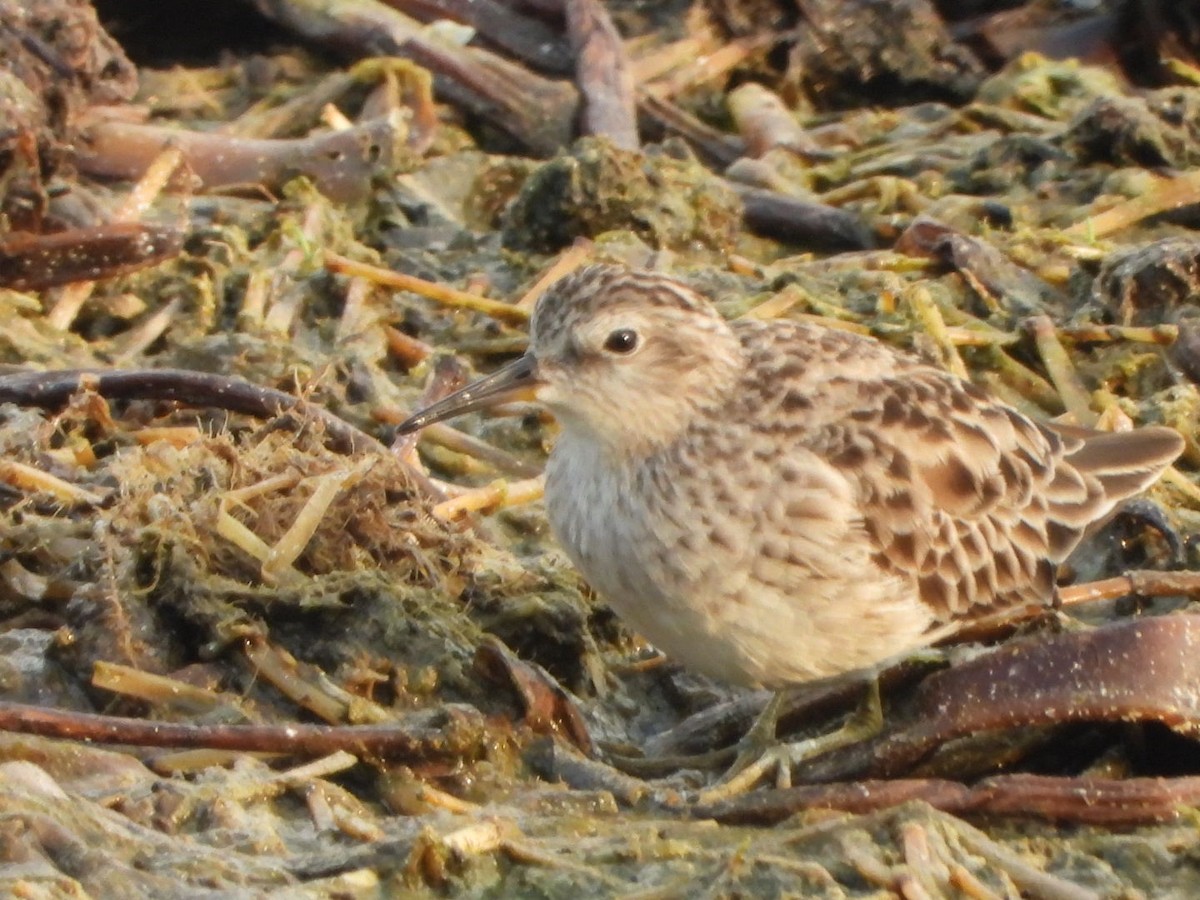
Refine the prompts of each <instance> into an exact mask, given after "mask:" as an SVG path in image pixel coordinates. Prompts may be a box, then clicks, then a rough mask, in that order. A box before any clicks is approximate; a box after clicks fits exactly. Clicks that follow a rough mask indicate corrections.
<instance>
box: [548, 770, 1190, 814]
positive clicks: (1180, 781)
mask: <svg viewBox="0 0 1200 900" xmlns="http://www.w3.org/2000/svg"><path fill="white" fill-rule="evenodd" d="M568 771H569V770H568ZM913 800H920V801H923V802H925V803H928V804H929V805H930V806H933V807H935V808H936V809H939V810H941V811H943V812H947V813H952V814H955V815H960V816H961V815H972V816H983V815H990V816H1020V817H1022V818H1030V817H1037V818H1041V819H1048V820H1051V821H1055V822H1073V823H1076V824H1080V825H1101V826H1107V827H1117V826H1130V825H1142V824H1148V823H1153V822H1171V821H1176V820H1178V819H1179V818H1180V817H1181V816H1183V815H1186V812H1185V808H1186V807H1193V806H1196V805H1197V804H1200V777H1195V776H1192V777H1183V778H1119V779H1118V778H1091V777H1087V776H1080V777H1062V778H1058V777H1050V776H1042V775H1023V774H1022V775H998V776H996V777H993V778H988V779H985V780H984V781H981V782H979V783H978V784H976V785H973V786H970V787H968V786H967V785H964V784H960V783H959V782H956V781H945V780H942V779H938V778H913V779H899V780H895V781H858V782H854V783H843V784H823V785H808V786H805V787H795V788H788V789H786V790H780V791H757V792H755V793H752V794H746V795H745V796H742V797H737V798H734V799H732V800H728V801H725V802H723V803H720V804H717V805H714V806H712V807H706V808H700V807H693V808H692V809H691V810H690V812H691V814H692V815H694V816H696V817H698V818H713V819H716V820H717V821H718V822H723V823H725V824H729V825H773V824H775V823H777V822H782V821H783V820H784V819H787V818H790V817H791V816H793V815H795V814H796V813H798V812H802V811H804V810H810V809H837V810H841V811H843V812H849V813H860V814H861V813H869V812H874V811H878V810H884V809H888V808H890V807H894V806H896V805H897V804H900V803H906V802H909V801H913Z"/></svg>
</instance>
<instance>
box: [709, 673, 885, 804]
mask: <svg viewBox="0 0 1200 900" xmlns="http://www.w3.org/2000/svg"><path fill="white" fill-rule="evenodd" d="M784 696H785V692H784V691H779V692H778V693H776V694H775V696H773V697H772V698H771V699H770V701H769V702H768V703H767V705H766V707H764V708H763V711H762V712H761V713H759V716H758V718H757V719H756V720H755V722H754V724H753V725H752V726H751V728H750V731H749V732H747V733H746V736H745V738H743V739H742V741H741V748H740V750H739V752H738V756H737V759H735V760H734V762H733V765H732V766H731V767H730V769H729V771H728V772H727V773H726V774H725V776H724V777H723V778H722V779H721V780H720V781H719V782H717V783H716V784H715V785H713V786H712V787H711V788H708V789H707V790H704V791H701V792H700V794H699V796H698V797H697V800H698V801H699V802H700V803H702V804H705V805H707V804H712V803H717V802H719V801H721V800H726V799H728V798H730V797H735V796H737V795H738V794H742V793H745V792H746V791H748V790H750V788H752V787H754V786H755V785H756V784H758V782H759V781H761V780H762V779H763V777H764V776H766V775H767V774H768V773H770V772H771V771H772V770H774V771H775V782H776V787H778V788H786V787H791V784H792V769H793V768H795V767H796V766H798V765H799V764H800V763H802V762H807V761H808V760H810V759H815V758H816V757H818V756H822V755H824V754H826V753H829V752H831V751H833V750H839V749H841V748H842V747H848V746H850V745H851V744H857V743H858V742H859V741H864V740H867V739H868V738H872V737H874V736H875V735H877V734H879V732H880V731H881V730H882V729H883V702H882V700H881V699H880V696H879V679H878V678H871V680H870V682H869V683H868V684H867V690H866V693H865V694H864V695H863V698H862V700H861V701H860V702H859V705H858V709H856V710H855V712H854V714H853V715H851V716H850V718H849V719H847V720H846V723H845V724H844V725H842V727H841V728H839V729H837V730H836V731H831V732H829V733H828V734H822V735H818V736H817V737H813V738H808V739H806V740H803V741H796V742H794V743H790V744H789V743H781V742H780V741H779V739H778V738H777V737H776V734H775V731H776V728H777V726H778V724H779V714H780V712H781V710H782V708H783V698H784Z"/></svg>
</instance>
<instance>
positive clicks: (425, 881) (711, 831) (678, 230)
mask: <svg viewBox="0 0 1200 900" xmlns="http://www.w3.org/2000/svg"><path fill="white" fill-rule="evenodd" d="M954 6H955V5H954V4H946V3H943V4H935V3H930V2H924V0H903V2H899V3H893V2H888V3H883V2H879V0H804V2H799V3H791V2H784V0H755V2H751V3H744V2H736V3H734V2H725V0H703V2H702V0H697V2H694V3H685V2H680V3H667V4H659V5H655V4H639V3H626V2H620V0H613V2H607V3H602V2H600V0H536V2H534V0H521V2H517V0H512V2H508V0H474V2H470V3H463V2H456V0H420V2H410V0H388V2H387V3H386V4H385V3H378V2H374V0H348V2H343V3H339V4H322V3H315V2H310V0H254V2H252V3H247V4H245V11H246V15H247V16H251V15H259V14H261V15H262V16H265V17H268V18H269V19H270V20H271V21H273V22H274V23H276V25H281V26H283V27H285V28H286V29H288V30H289V33H290V34H291V35H292V36H293V40H294V43H293V45H292V46H291V47H286V48H283V49H279V48H278V47H275V48H274V49H270V50H268V49H267V44H266V43H264V44H263V47H262V48H261V52H260V53H257V54H246V55H236V56H226V57H224V58H223V60H222V62H221V64H220V65H213V66H211V67H207V68H206V67H199V66H195V65H191V66H189V67H181V66H171V65H166V64H164V65H162V66H159V67H154V66H143V67H141V68H140V69H138V68H135V67H134V65H133V63H131V62H130V61H129V59H128V58H127V57H126V55H125V52H124V51H123V50H122V48H121V47H120V46H119V45H118V44H117V42H116V41H114V40H113V38H112V37H110V36H109V34H108V33H107V32H106V31H105V29H104V28H103V27H101V24H100V22H99V20H98V19H97V17H96V14H95V12H94V10H93V9H92V7H91V6H90V5H89V4H88V3H86V2H83V0H36V2H32V3H28V2H23V3H12V2H7V3H6V2H3V0H0V51H2V52H0V58H3V59H4V61H5V68H4V70H3V71H0V112H2V113H3V116H2V118H3V127H2V128H0V364H2V366H3V369H2V370H0V621H2V622H3V625H4V627H3V629H2V630H0V648H2V652H0V672H2V673H3V675H2V677H0V684H2V685H3V687H4V690H3V695H2V698H3V702H0V729H3V731H2V732H0V809H3V811H4V823H5V826H4V828H3V835H2V838H0V859H3V861H4V864H3V865H0V885H2V889H3V891H4V892H5V893H6V894H7V893H14V894H15V893H18V892H24V893H29V892H32V891H35V890H42V891H44V892H46V893H48V894H50V895H55V896H57V895H63V896H66V895H72V896H78V895H83V894H87V895H92V896H118V895H119V896H131V897H138V896H156V897H164V896H196V895H198V894H203V893H205V892H213V893H215V894H218V895H223V896H227V895H231V894H238V893H247V892H250V893H255V894H256V895H258V894H261V895H270V894H271V893H272V892H274V891H280V892H284V893H286V892H292V893H294V892H297V891H302V892H303V893H304V895H305V896H379V895H386V894H395V893H400V892H415V891H423V892H427V893H434V894H442V895H452V896H475V895H486V894H491V895H513V896H518V895H539V896H555V897H557V896H567V895H571V896H578V895H579V893H580V892H581V891H585V892H587V893H588V894H594V895H624V894H634V895H636V894H638V892H643V893H648V894H649V895H653V896H660V895H661V896H692V895H697V894H699V893H704V894H705V895H710V896H725V895H760V894H761V895H772V894H775V893H782V892H790V893H791V894H792V895H799V896H806V897H808V896H811V897H846V896H884V895H886V896H892V895H899V896H905V897H926V896H928V897H938V896H972V897H1010V896H1047V897H1050V896H1053V897H1093V896H1112V895H1122V896H1132V895H1135V894H1136V892H1138V891H1141V892H1142V893H1143V894H1145V895H1153V896H1165V895H1176V896H1188V895H1191V894H1194V893H1197V892H1198V891H1200V888H1198V887H1197V883H1198V882H1200V874H1198V873H1196V872H1195V870H1194V866H1192V865H1191V864H1190V862H1189V861H1190V860H1191V859H1193V858H1194V857H1195V855H1196V853H1197V843H1198V842H1197V836H1196V831H1195V825H1194V818H1195V813H1194V808H1195V807H1197V806H1200V781H1198V779H1200V771H1197V765H1196V763H1195V758H1196V753H1195V748H1196V744H1195V740H1196V737H1197V729H1200V661H1198V660H1200V656H1198V655H1197V654H1196V653H1195V650H1194V646H1195V644H1196V643H1197V639H1198V637H1200V626H1198V625H1197V621H1198V620H1197V618H1196V613H1195V611H1194V610H1192V609H1191V608H1190V606H1189V599H1188V598H1190V597H1191V596H1194V595H1195V594H1196V593H1197V592H1198V590H1200V588H1198V586H1197V580H1198V579H1197V577H1196V575H1195V574H1194V573H1195V570H1197V569H1198V568H1200V553H1198V552H1197V543H1196V541H1195V534H1196V532H1197V530H1198V528H1200V488H1198V486H1197V481H1196V466H1197V465H1198V464H1200V444H1198V443H1197V436H1196V432H1197V415H1198V409H1200V395H1198V388H1197V383H1198V373H1200V356H1198V353H1200V349H1198V348H1200V320H1198V319H1197V313H1196V304H1195V298H1196V296H1197V295H1198V293H1200V241H1198V240H1197V239H1196V237H1195V231H1194V228H1195V226H1196V224H1197V219H1196V209H1197V208H1198V207H1200V178H1198V177H1197V172H1196V170H1195V169H1194V167H1195V165H1196V164H1197V159H1196V151H1195V146H1196V140H1195V138H1196V135H1197V133H1198V132H1200V125H1198V123H1200V86H1198V85H1200V74H1198V73H1200V68H1198V63H1197V59H1196V55H1197V49H1198V48H1200V40H1198V32H1197V23H1196V20H1195V18H1194V17H1191V14H1190V13H1189V12H1187V10H1186V4H1181V5H1179V7H1178V8H1176V7H1175V6H1174V5H1170V4H1161V3H1154V2H1150V0H1128V2H1112V3H1109V4H1098V5H1091V6H1085V5H1080V4H1054V3H1028V4H1023V5H1016V6H1011V5H1010V4H990V3H976V4H971V5H970V6H971V10H970V16H969V17H967V18H965V17H963V16H964V14H963V13H962V12H961V11H957V12H956V10H955V9H954V8H952V7H954ZM1001 7H1008V8H1003V9H1002V8H1001ZM115 15H116V16H117V18H116V20H115V25H116V26H123V27H125V29H126V30H124V31H122V30H119V29H118V30H117V32H116V33H118V34H122V35H125V36H127V37H128V40H130V41H131V42H132V43H131V44H130V47H129V49H130V50H131V52H132V51H134V50H135V49H137V46H136V45H137V42H138V40H139V38H138V36H137V33H136V29H134V30H132V31H130V30H128V29H129V27H130V26H129V25H128V23H126V22H122V21H121V19H120V13H119V10H118V11H116V12H115ZM251 21H253V20H251ZM882 22H886V25H881V23H882ZM134 55H135V57H136V56H137V53H134ZM1074 57H1081V58H1087V59H1088V60H1090V61H1091V63H1092V64H1090V65H1089V64H1084V63H1081V62H1079V61H1078V60H1077V59H1076V58H1074ZM592 258H600V259H610V260H618V261H623V262H627V263H630V264H636V265H653V266H658V267H660V268H662V269H665V270H668V271H672V272H674V273H676V274H677V275H679V276H680V277H683V278H686V279H689V280H691V281H692V282H694V283H696V284H697V285H699V286H700V287H702V288H703V289H705V290H706V291H707V292H709V293H710V294H712V295H713V296H714V297H715V298H716V299H717V301H718V304H719V305H720V307H721V309H722V311H723V312H725V313H726V314H728V315H730V316H738V315H751V316H763V317H768V316H798V317H809V318H816V319H819V320H820V321H823V322H825V323H826V324H831V325H836V326H837V327H842V328H848V329H854V330H859V331H864V332H869V333H873V334H876V335H878V336H879V337H881V338H883V339H884V340H888V341H891V342H893V343H895V344H897V345H899V346H903V347H906V348H908V349H910V350H912V351H914V352H916V353H920V354H923V355H926V356H928V357H929V358H931V359H934V360H937V361H938V362H939V363H940V364H942V365H944V366H946V367H947V368H949V369H951V370H953V371H956V372H958V373H959V374H961V375H963V376H964V377H970V378H973V379H974V380H976V381H978V382H980V383H983V384H986V385H988V386H989V387H990V388H991V389H992V390H993V391H995V392H996V393H998V394H1000V395H1001V396H1003V397H1004V398H1005V399H1006V400H1008V401H1010V402H1012V403H1013V404H1016V405H1018V406H1020V407H1022V408H1024V409H1028V410H1030V411H1032V412H1034V413H1035V414H1037V415H1041V416H1058V415H1066V416H1069V417H1070V418H1072V419H1073V420H1075V421H1077V422H1079V423H1081V424H1087V425H1092V426H1096V427H1106V428H1120V427H1126V425H1128V424H1129V423H1130V422H1134V423H1166V424H1169V425H1171V426H1173V427H1175V428H1177V429H1178V430H1179V431H1180V432H1181V433H1182V434H1183V435H1184V436H1185V438H1186V439H1187V441H1188V451H1187V452H1186V453H1185V456H1184V458H1183V460H1182V461H1181V462H1180V463H1179V465H1178V467H1177V468H1176V469H1174V470H1172V471H1170V472H1169V473H1168V475H1167V476H1166V477H1165V478H1164V480H1163V482H1162V484H1161V485H1159V486H1158V487H1156V488H1155V490H1154V491H1153V492H1152V494H1151V497H1150V499H1151V500H1152V501H1153V502H1152V503H1150V504H1141V505H1138V506H1134V507H1131V508H1130V509H1129V510H1128V511H1127V513H1126V514H1124V515H1122V516H1121V517H1118V519H1117V520H1116V521H1114V522H1113V523H1112V526H1111V527H1110V529H1109V530H1108V531H1106V532H1105V533H1104V534H1103V535H1101V536H1099V537H1098V538H1097V539H1096V540H1095V541H1093V542H1092V544H1091V545H1089V547H1088V548H1087V551H1086V552H1084V553H1081V554H1079V556H1078V558H1077V559H1076V560H1073V562H1072V566H1073V571H1070V572H1064V573H1063V578H1064V584H1065V585H1066V583H1067V582H1072V583H1071V584H1070V585H1069V586H1064V590H1063V594H1064V599H1065V600H1066V601H1079V602H1078V605H1075V604H1074V603H1073V602H1069V603H1068V604H1067V606H1068V610H1069V612H1070V615H1071V616H1073V617H1074V616H1079V617H1080V618H1082V619H1084V620H1086V621H1087V622H1088V623H1089V625H1090V626H1091V627H1092V630H1088V629H1078V628H1074V627H1071V626H1067V627H1056V626H1055V624H1054V623H1046V622H1045V621H1040V622H1039V621H1037V619H1036V618H1034V619H1031V620H1029V621H1024V622H1022V621H1016V618H1015V617H1014V619H1013V620H1010V621H1004V622H997V623H994V625H995V628H994V629H992V630H990V631H988V632H987V633H981V634H980V635H979V638H980V640H981V641H986V642H996V641H998V640H999V639H1000V638H1002V637H1007V638H1008V641H1007V643H1005V645H1004V646H1003V647H1002V648H1001V649H999V650H996V651H995V652H992V653H980V652H979V648H978V647H977V646H969V647H965V648H964V647H958V648H947V656H946V658H945V659H942V660H940V661H935V660H914V661H912V662H911V663H909V664H906V665H904V666H901V667H899V668H897V669H896V670H894V671H892V672H889V673H888V674H887V676H886V678H885V684H884V688H885V698H886V703H887V712H888V725H887V728H886V730H885V731H884V732H883V733H882V734H880V735H879V736H878V737H876V738H874V739H872V740H870V741H866V742H864V743H862V744H859V745H857V746H854V747H850V748H847V749H846V750H844V751H839V752H837V753H833V754H830V755H829V756H827V757H824V758H820V759H816V760H813V761H811V762H810V763H809V764H807V765H806V766H805V767H804V768H803V769H802V770H800V771H797V772H796V773H794V784H793V785H792V786H790V787H787V788H783V789H762V790H758V791H755V792H753V793H750V794H747V795H746V796H743V797H735V798H732V799H730V800H727V801H724V802H723V803H721V804H718V805H713V806H699V805H697V804H696V803H695V797H696V792H697V789H698V788H699V787H701V786H702V785H704V784H705V783H706V781H707V780H708V779H711V778H712V777H713V774H714V773H715V772H718V771H720V769H721V767H722V766H723V765H725V764H726V763H727V762H728V761H729V759H730V758H731V757H732V754H733V745H734V744H735V743H736V741H737V740H738V738H739V737H740V736H741V734H743V733H744V731H745V729H746V727H747V726H748V724H749V722H750V720H751V719H752V717H753V715H754V713H755V711H756V710H757V709H758V708H759V707H760V706H761V704H762V702H763V699H764V698H763V697H762V696H759V695H756V694H746V693H741V692H735V691H732V690H730V689H729V688H727V687H724V686H722V685H717V684H711V683H708V682H706V681H703V680H702V679H699V678H697V677H694V676H690V675H688V674H687V673H686V672H681V671H679V670H678V668H676V667H674V666H672V665H671V663H670V661H669V660H668V661H665V662H664V661H663V660H661V659H658V658H657V657H656V656H655V655H654V654H653V653H651V652H650V651H649V648H646V647H645V646H643V645H642V643H641V642H640V640H639V639H638V637H637V635H634V634H631V633H629V631H628V630H627V629H626V628H625V627H624V626H623V625H622V624H621V623H620V622H619V621H617V620H616V619H614V617H613V616H612V615H611V613H609V612H608V611H607V610H606V609H604V608H603V607H602V606H600V605H599V604H598V603H597V602H596V601H595V599H594V598H593V597H592V596H591V595H590V594H589V592H588V590H587V588H586V586H585V585H584V584H582V583H581V581H580V579H579V577H578V575H577V574H576V573H574V572H573V571H572V569H571V568H570V567H569V566H568V565H567V564H566V562H565V561H564V560H563V559H562V557H561V556H560V555H559V554H558V553H557V552H556V551H555V550H554V548H553V547H552V546H551V545H550V543H549V542H548V540H547V532H546V524H545V520H544V516H543V514H542V512H541V509H540V506H539V504H538V502H537V495H538V487H539V486H538V482H537V479H536V475H537V472H538V470H539V468H540V465H541V462H542V460H543V459H544V454H545V450H546V447H547V446H548V445H549V443H550V442H551V441H552V440H553V436H554V426H553V423H552V422H550V421H549V420H547V419H546V418H544V417H543V416H541V415H540V414H539V413H538V411H537V410H535V409H532V408H526V407H520V406H517V407H513V408H511V409H509V410H506V411H505V412H506V414H505V415H500V416H494V417H490V418H487V419H484V418H480V417H474V418H468V419H467V420H466V421H465V422H463V423H461V430H460V429H459V428H457V427H450V426H449V425H440V426H438V427H436V428H431V429H429V430H427V431H426V432H425V433H424V434H423V435H422V438H421V442H420V446H419V447H418V446H415V445H414V444H413V443H412V442H411V441H408V442H399V443H396V444H394V445H392V443H391V440H390V437H389V434H388V426H389V424H393V423H395V422H397V421H399V420H400V419H401V418H403V416H404V414H405V413H406V412H407V411H408V410H411V409H412V408H414V407H415V406H417V405H419V404H422V403H425V402H428V401H429V400H431V399H434V398H436V397H437V396H440V395H442V394H444V393H446V392H447V391H449V390H452V389H453V388H454V387H455V386H456V385H457V384H459V383H461V382H462V380H463V379H465V378H467V377H469V376H470V375H471V374H472V371H473V370H483V369H486V368H488V367H490V366H492V365H494V364H495V363H496V362H498V361H499V360H500V359H502V358H504V357H507V356H510V355H511V354H513V353H518V352H520V351H521V350H522V349H523V347H524V344H525V325H526V322H527V320H528V317H529V314H530V311H531V309H532V306H533V304H534V302H535V301H536V298H537V296H538V294H539V292H540V291H541V290H542V289H544V287H545V286H546V285H547V284H548V283H550V282H551V281H552V280H553V279H554V278H555V277H557V276H558V275H561V274H563V273H564V272H566V271H569V270H570V269H571V268H573V267H575V266H577V265H580V264H582V263H583V262H585V261H587V260H588V259H592ZM1131 570H1136V571H1131ZM1125 572H1130V573H1129V574H1121V573H1125ZM1014 632H1015V633H1014ZM860 690H861V688H860V686H859V685H858V684H856V683H854V682H853V681H849V680H847V681H844V682H839V683H834V684H823V685H815V686H813V687H812V689H811V690H808V691H804V692H799V693H797V694H796V696H794V697H793V698H791V700H790V705H789V707H788V708H787V709H786V710H785V712H784V716H783V719H782V727H783V728H784V729H786V730H787V731H789V732H790V733H796V734H799V733H803V732H807V731H814V732H815V731H819V730H825V729H828V728H829V727H831V726H832V725H834V724H836V722H837V720H838V719H839V718H840V717H842V716H844V715H845V714H846V712H847V711H848V710H849V709H850V708H851V707H852V706H853V704H854V702H855V700H856V699H857V696H858V693H859V691H860ZM97 743H99V744H104V745H107V746H108V748H107V749H102V748H100V747H97V746H93V745H94V744H97ZM289 895H291V894H289Z"/></svg>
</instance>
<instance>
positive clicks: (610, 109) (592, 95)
mask: <svg viewBox="0 0 1200 900" xmlns="http://www.w3.org/2000/svg"><path fill="white" fill-rule="evenodd" d="M565 7H566V14H567V33H568V34H569V35H570V37H571V48H572V49H573V50H574V51H575V83H576V85H577V86H578V87H579V91H580V93H581V94H582V95H583V101H584V105H583V115H582V127H583V133H584V134H594V135H600V136H603V137H606V138H608V139H609V140H610V141H612V142H613V144H614V145H616V146H617V147H620V148H621V149H623V150H637V149H638V147H639V146H640V142H639V141H638V132H637V98H636V94H635V90H634V84H633V71H632V69H631V68H630V66H629V60H628V58H627V57H626V56H625V46H624V44H622V43H621V36H620V35H619V34H618V33H617V29H616V26H615V25H613V22H612V19H610V18H609V15H608V11H607V10H606V9H605V8H604V7H603V6H602V5H601V4H600V3H599V2H598V0H566V4H565Z"/></svg>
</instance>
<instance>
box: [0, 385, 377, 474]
mask: <svg viewBox="0 0 1200 900" xmlns="http://www.w3.org/2000/svg"><path fill="white" fill-rule="evenodd" d="M84 390H90V391H94V392H95V393H97V394H99V395H100V396H101V397H103V398H105V399H106V400H170V401H174V402H177V403H184V404H186V405H188V406H195V407H211V408H213V409H224V410H228V411H230V412H238V413H244V414H245V415H250V416H255V417H257V418H262V419H269V418H273V417H275V416H279V415H283V414H284V413H295V414H297V415H299V416H312V417H313V418H315V419H317V420H319V421H320V422H321V423H322V424H323V425H324V426H325V430H326V432H327V433H328V434H329V437H330V439H331V441H330V443H331V444H332V446H334V448H335V449H339V450H343V451H349V452H361V451H363V450H368V449H370V450H374V451H375V452H378V453H386V452H387V448H385V447H384V446H383V445H382V444H381V443H379V441H377V440H376V439H375V438H373V437H371V436H370V435H369V434H367V433H366V432H364V431H361V430H359V429H358V428H356V427H354V426H353V425H351V424H350V423H349V422H347V421H346V420H344V419H341V418H338V417H337V416H335V415H334V414H333V413H331V412H329V411H328V410H326V409H323V408H322V407H320V406H317V405H315V404H312V403H309V402H308V401H307V400H304V399H303V398H300V397H295V396H293V395H291V394H285V393H284V392H283V391H278V390H275V389H274V388H268V387H262V386H261V385H257V384H251V383H250V382H248V381H245V380H243V379H241V378H234V377H232V376H229V375H216V374H213V373H210V372H193V371H190V370H187V369H129V370H121V369H112V370H104V369H58V370H53V371H49V372H19V373H17V374H13V375H2V376H0V403H15V404H17V405H18V406H36V407H39V408H41V409H57V408H59V407H62V406H65V405H66V404H67V402H68V401H69V400H70V399H71V397H72V396H73V395H74V394H76V393H78V392H80V391H84Z"/></svg>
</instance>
